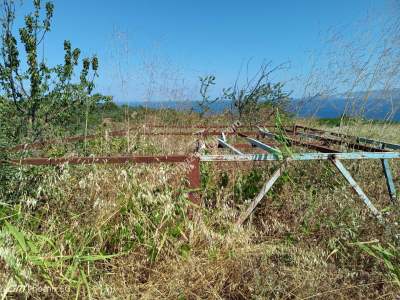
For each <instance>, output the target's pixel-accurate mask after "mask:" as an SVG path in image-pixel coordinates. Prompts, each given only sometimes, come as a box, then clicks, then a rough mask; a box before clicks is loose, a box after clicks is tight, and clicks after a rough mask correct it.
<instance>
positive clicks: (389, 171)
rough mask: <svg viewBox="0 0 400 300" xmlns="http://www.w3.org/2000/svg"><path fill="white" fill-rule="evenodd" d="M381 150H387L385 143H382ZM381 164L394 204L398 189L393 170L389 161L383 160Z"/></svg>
mask: <svg viewBox="0 0 400 300" xmlns="http://www.w3.org/2000/svg"><path fill="white" fill-rule="evenodd" d="M381 148H382V149H384V148H385V143H382V145H381ZM381 162H382V167H383V173H384V174H385V179H386V185H387V188H388V192H389V196H390V200H392V202H396V187H395V185H394V181H393V175H392V169H391V168H390V163H389V160H388V159H381Z"/></svg>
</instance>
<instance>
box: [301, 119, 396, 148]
mask: <svg viewBox="0 0 400 300" xmlns="http://www.w3.org/2000/svg"><path fill="white" fill-rule="evenodd" d="M297 129H303V131H304V132H306V131H311V132H316V133H319V134H329V135H333V136H336V137H340V138H346V139H349V140H350V143H354V144H357V145H362V144H370V145H371V144H372V145H375V146H376V147H370V149H374V150H373V151H375V150H377V149H390V150H400V145H399V144H393V143H389V142H385V141H379V140H374V139H369V138H365V137H358V136H352V135H348V134H344V133H338V132H334V131H328V130H322V129H317V128H312V127H307V126H302V125H295V126H294V132H295V133H297V132H298V130H297ZM364 149H365V150H363V151H371V150H368V148H364ZM360 150H362V149H360Z"/></svg>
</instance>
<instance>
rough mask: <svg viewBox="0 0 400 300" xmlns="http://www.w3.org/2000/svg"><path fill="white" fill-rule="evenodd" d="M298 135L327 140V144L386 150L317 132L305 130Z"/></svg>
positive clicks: (371, 150)
mask: <svg viewBox="0 0 400 300" xmlns="http://www.w3.org/2000/svg"><path fill="white" fill-rule="evenodd" d="M296 134H297V135H301V136H304V137H307V138H311V139H314V140H318V141H323V142H326V143H327V144H335V145H341V146H342V145H343V146H346V147H348V148H352V149H355V150H361V151H369V152H383V151H386V150H383V149H380V148H376V147H370V146H367V145H362V144H359V143H353V142H349V141H347V140H338V139H334V138H328V137H324V136H320V135H315V134H310V133H303V132H298V131H297V133H296ZM354 139H356V138H355V137H354Z"/></svg>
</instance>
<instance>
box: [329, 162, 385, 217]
mask: <svg viewBox="0 0 400 300" xmlns="http://www.w3.org/2000/svg"><path fill="white" fill-rule="evenodd" d="M331 161H332V163H333V164H334V165H335V167H336V168H337V169H338V170H339V172H340V173H341V174H342V175H343V177H344V178H345V179H346V180H347V182H348V183H349V184H350V185H351V187H352V188H353V190H354V191H355V192H356V193H357V194H358V195H359V196H360V197H361V199H362V201H363V202H364V203H365V205H367V207H368V208H369V209H370V211H371V212H372V214H373V215H374V216H375V217H376V218H377V219H378V221H379V222H381V223H383V217H382V214H381V213H380V211H379V210H378V209H377V208H376V207H375V206H374V205H373V204H372V202H371V201H370V200H369V198H368V197H367V195H365V193H364V192H363V190H362V189H361V187H360V186H359V185H358V184H357V182H356V181H355V180H354V178H353V177H352V176H351V174H350V172H349V171H348V170H347V169H346V167H345V166H344V165H343V164H342V162H341V161H340V160H338V159H336V158H331Z"/></svg>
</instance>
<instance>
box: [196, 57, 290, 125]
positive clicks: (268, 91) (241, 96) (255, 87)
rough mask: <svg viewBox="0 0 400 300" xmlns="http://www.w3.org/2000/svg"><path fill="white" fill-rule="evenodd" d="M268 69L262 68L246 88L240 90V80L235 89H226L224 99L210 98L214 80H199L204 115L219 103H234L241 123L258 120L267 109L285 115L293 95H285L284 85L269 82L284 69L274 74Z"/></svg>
mask: <svg viewBox="0 0 400 300" xmlns="http://www.w3.org/2000/svg"><path fill="white" fill-rule="evenodd" d="M268 67H269V64H263V65H261V67H260V69H259V70H258V72H256V74H255V75H254V76H253V77H252V79H250V80H246V82H245V84H243V85H241V86H239V83H238V81H239V78H238V79H237V80H236V82H235V85H234V86H233V87H230V88H224V89H223V90H222V96H220V97H216V98H211V97H210V96H209V88H210V87H211V86H212V85H214V84H215V76H213V75H209V76H205V77H202V78H200V83H201V86H200V94H201V96H202V99H201V101H200V102H199V107H200V109H201V115H203V114H204V113H206V112H207V111H208V110H209V109H210V105H211V104H213V103H215V102H217V101H220V100H222V101H229V102H231V112H232V114H234V115H235V114H238V117H239V119H241V120H243V119H246V118H247V117H258V116H255V114H257V113H258V112H259V111H260V110H261V109H262V108H263V107H268V108H270V110H271V111H275V109H276V108H279V109H281V110H282V111H285V110H286V109H287V104H288V101H289V96H290V94H289V93H288V92H285V91H284V84H283V83H281V82H278V83H272V82H271V81H270V78H269V76H270V74H271V73H273V72H274V71H275V70H277V69H278V68H280V67H281V66H278V67H276V68H273V69H271V70H268ZM238 77H239V76H238ZM254 120H256V119H254Z"/></svg>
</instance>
